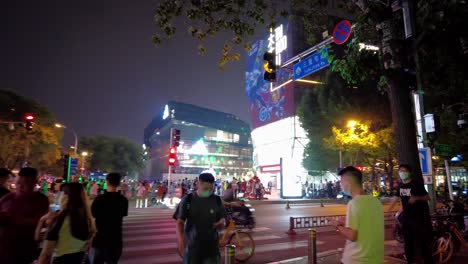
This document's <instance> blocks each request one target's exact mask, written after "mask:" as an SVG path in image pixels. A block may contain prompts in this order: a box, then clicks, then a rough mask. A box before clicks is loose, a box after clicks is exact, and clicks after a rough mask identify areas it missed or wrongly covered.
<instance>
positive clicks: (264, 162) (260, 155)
mask: <svg viewBox="0 0 468 264" xmlns="http://www.w3.org/2000/svg"><path fill="white" fill-rule="evenodd" d="M251 136H252V143H253V147H254V167H256V168H257V171H258V172H259V177H260V178H261V179H262V181H265V182H268V181H270V180H271V181H276V186H278V189H281V197H283V198H298V197H301V196H302V183H303V182H305V179H306V177H307V171H306V170H305V169H304V167H303V166H302V158H303V155H304V146H306V145H307V143H308V142H309V141H308V138H307V136H306V132H305V130H304V129H303V128H302V126H301V123H300V122H299V118H298V117H297V116H292V117H287V118H283V119H281V120H279V121H277V122H273V123H271V124H268V125H264V126H262V127H259V128H257V129H255V130H253V131H252V133H251ZM280 163H281V166H280V165H279V164H280ZM280 169H281V170H280Z"/></svg>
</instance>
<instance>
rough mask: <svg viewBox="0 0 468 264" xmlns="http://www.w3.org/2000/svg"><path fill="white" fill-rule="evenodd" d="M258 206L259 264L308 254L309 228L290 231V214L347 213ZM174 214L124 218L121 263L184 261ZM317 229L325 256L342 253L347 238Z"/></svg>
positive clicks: (134, 213) (135, 212)
mask: <svg viewBox="0 0 468 264" xmlns="http://www.w3.org/2000/svg"><path fill="white" fill-rule="evenodd" d="M254 207H255V217H256V220H257V226H256V227H255V228H254V229H253V230H251V231H249V232H251V234H252V237H253V239H254V241H255V253H254V255H253V257H252V258H251V259H250V260H248V261H247V263H257V264H260V263H270V262H275V261H280V260H287V259H294V258H299V257H304V256H307V245H308V241H307V238H308V231H307V229H302V230H297V235H294V236H289V235H288V234H286V232H287V231H288V228H289V217H290V216H331V215H344V213H345V211H346V206H345V205H343V204H325V206H324V207H320V204H319V203H317V204H298V205H292V206H291V209H286V208H285V204H268V203H263V204H256V205H255V206H254ZM172 213H173V210H172V209H161V208H144V209H136V208H132V209H131V210H130V215H129V216H128V217H127V218H126V219H125V221H124V231H123V232H124V251H123V255H122V258H121V262H120V263H124V264H127V263H128V264H131V263H142V264H149V263H155V264H156V263H168V264H169V263H180V261H181V258H180V257H179V255H178V253H177V252H176V249H177V236H176V234H175V229H176V228H175V221H174V219H172ZM317 230H318V235H317V249H318V252H321V254H325V255H327V252H329V254H333V258H337V256H338V255H339V254H337V253H335V250H337V249H339V248H343V246H344V243H345V240H344V238H343V237H341V236H340V235H339V234H337V232H336V231H334V230H333V228H331V227H323V228H318V229H317ZM386 236H387V238H386V239H387V240H388V241H386V243H388V244H389V245H394V244H396V241H393V240H392V237H391V232H390V230H387V232H386ZM222 251H223V250H222ZM329 258H331V257H329ZM333 258H332V259H333ZM335 263H336V262H335Z"/></svg>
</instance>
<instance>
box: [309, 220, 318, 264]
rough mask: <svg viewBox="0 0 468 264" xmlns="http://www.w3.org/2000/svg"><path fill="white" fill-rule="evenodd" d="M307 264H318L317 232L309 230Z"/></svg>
mask: <svg viewBox="0 0 468 264" xmlns="http://www.w3.org/2000/svg"><path fill="white" fill-rule="evenodd" d="M308 241H309V242H308V249H309V252H308V253H307V264H317V231H315V229H309V240H308Z"/></svg>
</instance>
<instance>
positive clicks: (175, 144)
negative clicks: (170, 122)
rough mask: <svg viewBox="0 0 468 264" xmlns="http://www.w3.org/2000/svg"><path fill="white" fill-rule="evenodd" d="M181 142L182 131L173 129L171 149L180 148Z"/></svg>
mask: <svg viewBox="0 0 468 264" xmlns="http://www.w3.org/2000/svg"><path fill="white" fill-rule="evenodd" d="M179 142H180V130H179V129H172V146H171V147H178V146H179V144H180V143H179Z"/></svg>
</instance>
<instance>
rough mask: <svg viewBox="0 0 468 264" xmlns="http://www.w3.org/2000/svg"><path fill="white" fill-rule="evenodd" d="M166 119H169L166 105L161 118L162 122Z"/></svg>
mask: <svg viewBox="0 0 468 264" xmlns="http://www.w3.org/2000/svg"><path fill="white" fill-rule="evenodd" d="M168 117H169V106H168V105H166V106H164V113H163V116H162V118H163V120H164V119H166V118H168Z"/></svg>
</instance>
